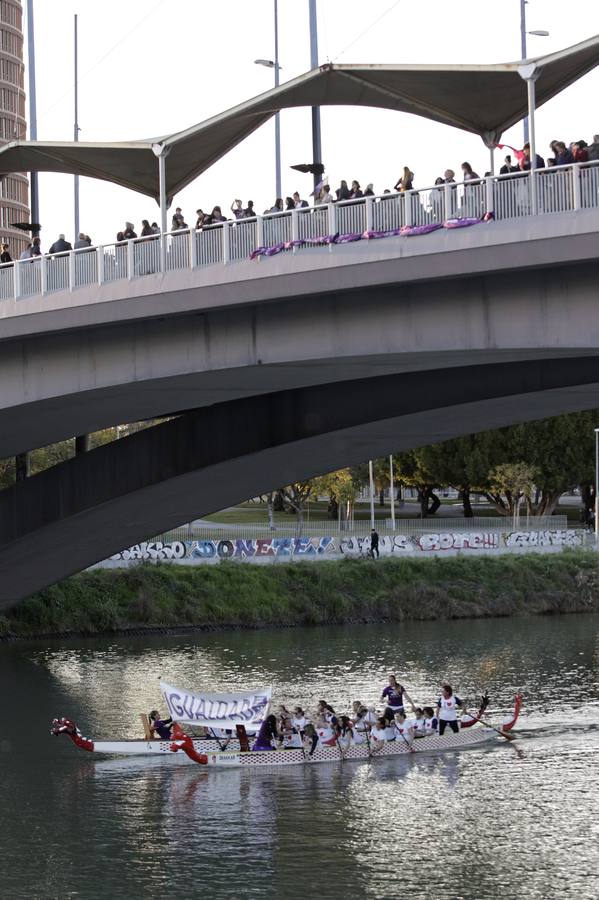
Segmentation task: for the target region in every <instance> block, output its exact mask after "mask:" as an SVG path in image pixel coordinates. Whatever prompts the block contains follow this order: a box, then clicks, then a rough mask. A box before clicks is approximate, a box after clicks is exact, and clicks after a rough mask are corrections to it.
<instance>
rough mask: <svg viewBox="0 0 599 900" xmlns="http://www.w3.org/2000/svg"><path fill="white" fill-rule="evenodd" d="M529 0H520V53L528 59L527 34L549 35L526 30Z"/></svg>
mask: <svg viewBox="0 0 599 900" xmlns="http://www.w3.org/2000/svg"><path fill="white" fill-rule="evenodd" d="M527 2H528V0H520V54H521V58H522V59H526V54H527V49H526V35H527V34H531V35H533V36H534V37H549V32H548V31H543V30H538V31H527V30H526V4H527ZM523 124H524V143H525V144H527V143H528V138H529V130H528V116H526V118H525V119H524V123H523ZM532 168H534V162H533V160H532V157H531V169H532Z"/></svg>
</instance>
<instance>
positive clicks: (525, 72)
mask: <svg viewBox="0 0 599 900" xmlns="http://www.w3.org/2000/svg"><path fill="white" fill-rule="evenodd" d="M518 74H519V75H520V78H522V79H523V80H524V81H525V82H526V94H527V99H528V131H529V136H530V138H529V141H528V143H529V154H530V168H529V173H530V212H531V214H532V215H533V216H536V214H537V212H538V209H539V204H538V197H537V175H536V172H535V169H536V166H537V147H536V140H535V107H536V105H537V100H536V91H535V82H536V80H537V77H538V72H537V67H536V65H535V63H529V64H526V65H521V66H519V68H518Z"/></svg>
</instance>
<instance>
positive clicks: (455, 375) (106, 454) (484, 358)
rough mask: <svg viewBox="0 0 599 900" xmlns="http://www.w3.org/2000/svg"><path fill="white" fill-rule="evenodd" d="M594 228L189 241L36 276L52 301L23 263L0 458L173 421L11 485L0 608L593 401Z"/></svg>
mask: <svg viewBox="0 0 599 900" xmlns="http://www.w3.org/2000/svg"><path fill="white" fill-rule="evenodd" d="M569 177H570V176H569ZM487 197H488V191H487ZM571 197H572V198H573V197H574V194H573V193H572V194H571ZM402 202H403V203H404V209H405V199H404V200H403V201H402ZM399 203H400V201H398V208H399V209H401V207H400V206H399ZM319 213H320V211H317V214H319ZM365 213H366V204H363V206H362V211H361V213H360V214H365ZM336 214H337V215H338V214H339V213H338V211H337V213H336ZM306 215H307V214H306ZM311 215H312V216H313V217H314V215H315V214H314V212H312V213H311ZM296 219H297V217H296ZM250 224H251V227H252V228H254V229H255V234H256V236H258V235H257V232H258V223H256V222H254V223H250ZM312 224H314V222H313V223H312ZM328 224H329V223H328V222H327V223H326V225H325V227H327V226H328ZM234 227H235V226H227V229H229V230H231V231H232V229H233V228H234ZM260 227H261V228H262V229H264V227H265V223H264V222H262V224H261V226H260ZM295 227H296V228H297V227H298V225H297V222H296V225H295ZM598 228H599V219H598V211H597V209H596V208H578V209H570V210H566V211H560V212H555V213H553V214H551V215H537V216H530V215H527V216H521V217H519V218H508V217H505V218H503V219H501V218H500V219H499V220H497V219H496V220H495V221H491V222H486V223H485V222H481V223H480V224H477V225H474V226H472V227H470V228H460V229H457V230H446V229H443V230H441V229H440V230H438V231H435V232H433V233H431V234H427V235H425V236H422V237H402V236H397V237H388V238H386V239H384V240H376V241H375V240H369V241H360V242H358V243H351V244H347V245H333V246H330V247H318V248H313V249H302V250H301V251H300V252H296V253H292V252H286V253H281V254H280V255H278V256H275V257H273V258H270V259H261V260H259V261H258V260H253V261H251V260H249V259H248V258H247V255H248V254H247V253H245V254H244V256H243V257H242V256H241V255H240V256H239V259H238V261H235V262H234V261H233V260H231V259H229V260H224V261H225V262H227V265H216V264H212V265H199V264H197V263H198V262H199V257H198V255H197V235H196V234H195V233H193V232H192V233H191V234H190V235H174V236H171V237H170V238H169V242H168V245H166V246H165V240H164V238H161V239H160V240H158V241H155V242H154V244H153V245H148V246H151V247H152V249H151V251H147V252H145V251H144V252H145V255H144V256H143V257H141V256H138V257H136V256H135V253H136V252H137V251H136V247H135V245H133V246H129V247H126V248H125V251H124V254H125V256H124V261H122V266H121V272H122V271H123V268H124V266H125V265H128V272H129V276H130V277H129V276H128V277H119V278H116V277H115V278H111V279H107V278H106V277H96V278H94V279H93V280H92V279H91V277H90V278H86V279H84V278H81V279H80V281H81V282H82V283H80V284H79V285H77V284H75V283H74V282H73V279H74V280H75V281H77V273H78V271H79V269H81V271H85V272H87V273H89V272H92V271H95V273H96V276H98V275H99V276H102V275H104V276H105V274H106V269H105V262H106V259H105V255H106V254H105V248H101V254H102V255H101V254H100V251H94V252H93V253H92V252H89V251H88V252H87V260H86V261H85V262H84V263H83V264H81V265H80V264H79V262H78V260H77V257H76V255H74V254H73V255H71V256H69V257H68V260H67V263H66V264H63V263H62V262H61V261H60V260H58V266H59V268H58V269H56V270H54V269H52V266H53V265H54V262H55V260H46V261H45V262H41V263H39V262H38V261H35V262H34V263H27V265H28V266H30V269H31V270H32V271H37V270H34V269H33V266H36V265H40V270H39V271H40V276H39V286H40V288H42V287H45V290H44V292H43V293H42V292H41V290H40V292H36V291H34V290H32V291H30V292H23V290H22V286H23V283H24V279H23V278H22V277H21V275H22V274H23V273H21V272H20V273H19V275H17V276H16V281H17V282H18V283H17V285H16V287H15V284H14V280H15V275H16V271H15V272H14V273H13V275H12V277H13V285H12V286H13V296H12V297H10V296H6V294H5V295H4V296H5V297H6V299H4V300H2V301H0V342H1V351H0V383H1V384H2V391H1V392H0V457H6V456H9V455H11V454H14V453H18V452H23V451H25V450H28V449H31V448H33V447H36V446H42V445H44V444H46V443H49V442H52V441H55V440H60V439H63V438H66V437H69V436H72V435H74V434H82V433H86V432H90V431H94V430H97V429H99V428H104V427H107V426H109V425H114V424H116V423H119V422H126V421H136V420H139V419H143V418H149V417H158V416H164V415H175V414H176V415H177V418H175V419H173V420H172V421H169V422H166V423H164V424H163V425H160V426H156V427H154V428H151V429H148V430H146V431H144V432H142V433H139V434H136V435H133V436H131V437H129V438H125V439H123V440H120V441H117V442H115V443H114V444H111V445H108V446H105V447H102V448H99V449H97V450H94V451H92V452H90V453H87V454H83V455H81V456H79V457H77V458H75V459H73V460H71V461H69V462H67V463H64V464H62V465H60V466H57V467H55V468H53V469H51V470H48V471H46V472H44V473H42V474H41V475H38V476H35V477H33V478H30V479H28V480H27V481H25V482H22V483H19V484H17V485H15V486H14V487H12V488H10V489H8V490H5V491H3V492H2V493H0V603H2V604H4V605H6V604H9V603H11V602H13V601H15V600H17V599H19V598H21V597H24V596H27V595H28V594H30V593H31V592H32V591H34V590H36V589H38V588H40V587H43V586H44V585H47V584H49V583H51V582H53V581H55V580H57V579H59V578H61V577H63V576H65V575H67V574H70V573H71V572H75V571H79V570H80V569H81V568H83V567H85V566H86V565H89V564H91V563H93V562H95V561H97V560H98V559H101V558H104V557H106V556H108V555H110V554H111V553H113V552H116V551H118V550H119V549H121V548H122V547H123V546H128V545H129V544H131V543H134V542H136V541H138V540H140V539H142V538H144V537H147V536H149V535H151V534H152V533H157V532H159V531H162V530H166V529H168V528H170V527H173V526H175V525H177V524H180V522H182V521H186V520H188V519H190V518H192V517H196V516H199V515H204V514H206V513H209V512H212V511H215V510H217V509H221V508H222V507H223V506H226V505H229V504H233V503H236V502H238V501H240V500H243V499H245V498H246V497H248V496H253V495H255V494H256V493H258V492H261V491H264V490H267V489H269V488H271V487H272V486H273V485H278V484H283V483H289V482H290V481H292V480H295V479H298V478H306V477H309V476H312V475H315V474H318V473H320V472H324V471H329V470H331V469H334V468H336V467H339V466H342V465H347V464H352V463H355V462H358V461H362V460H364V459H367V458H368V457H370V456H380V455H383V454H385V453H388V452H390V451H392V450H400V449H406V448H409V447H414V446H418V445H421V444H423V443H428V442H431V441H440V440H444V439H446V438H449V437H452V436H456V435H458V434H463V433H468V432H472V431H475V430H481V429H484V428H493V427H497V426H499V425H505V424H509V423H512V422H516V421H524V420H527V419H534V418H540V417H543V416H549V415H554V414H558V413H562V412H567V411H572V410H577V409H584V408H593V407H595V406H597V407H599V312H598V304H597V289H596V285H597V276H598V274H599V265H598V264H597V231H598ZM224 231H225V229H221V232H220V235H221V236H220V238H219V240H220V242H221V243H220V247H221V250H223V249H226V240H225V238H224ZM263 234H264V232H262V236H263ZM231 238H232V235H231V234H230V235H229V239H231ZM239 239H240V238H239V237H238V234H237V233H235V237H234V239H233V240H239ZM202 240H204V238H203V237H202ZM177 241H179V242H180V243H179V244H177V243H176V242H177ZM137 246H139V245H137ZM183 247H185V248H187V249H186V250H185V251H184V250H183V249H182V248H183ZM194 247H195V248H196V249H194ZM230 248H231V240H229V250H230ZM116 250H117V252H120V248H116ZM186 253H188V256H187V257H185V254H186ZM177 254H178V256H177ZM92 256H93V257H94V259H95V264H94V265H95V266H96V268H95V270H94V268H93V266H92V265H91V264H90V263H89V261H88V260H89V259H91V257H92ZM175 257H176V258H177V259H183V261H185V262H186V263H187V264H186V265H181V266H179V267H177V268H175V267H174V266H172V267H171V268H169V264H168V263H167V260H168V259H174V258H175ZM149 259H154V262H156V263H157V265H155V266H154V268H155V269H157V270H162V271H155V272H154V273H152V272H151V268H152V267H151V266H148V265H147V263H148V260H149ZM115 260H116V262H117V263H118V259H117V257H116V256H115ZM140 261H145V263H144V264H145V266H146V269H145V271H146V272H148V274H145V272H144V273H142V272H141V270H140V268H139V263H140ZM190 262H193V263H196V265H191V264H189V263H190ZM42 266H43V267H44V268H45V273H42ZM84 267H85V268H84ZM63 270H65V271H67V272H68V275H69V283H68V287H69V290H61V289H56V288H55V287H54V285H56V284H57V273H59V272H60V271H63ZM27 277H31V278H33V276H27ZM35 277H37V275H36V276H35ZM7 278H8V276H5V279H7ZM32 283H33V282H32ZM1 286H2V281H1V279H0V288H1ZM17 288H18V290H17ZM7 293H10V292H7Z"/></svg>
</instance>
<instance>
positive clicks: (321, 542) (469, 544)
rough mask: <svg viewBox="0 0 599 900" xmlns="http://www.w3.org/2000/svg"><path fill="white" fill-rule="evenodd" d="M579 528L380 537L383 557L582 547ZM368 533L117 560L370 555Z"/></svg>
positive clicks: (167, 550)
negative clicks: (570, 529)
mask: <svg viewBox="0 0 599 900" xmlns="http://www.w3.org/2000/svg"><path fill="white" fill-rule="evenodd" d="M582 543H583V538H582V534H581V532H579V531H563V530H555V531H510V532H501V531H441V532H426V533H423V534H396V535H385V536H383V537H381V538H380V540H379V554H380V556H392V555H397V556H401V555H404V554H406V555H407V554H411V555H418V554H420V553H424V554H429V553H444V552H448V551H450V552H453V553H455V552H463V551H478V552H489V551H491V552H493V551H496V552H498V551H501V550H506V549H514V550H518V549H524V550H525V549H527V548H530V549H533V548H536V549H540V548H544V547H548V548H552V547H554V548H560V547H580V546H581V545H582ZM369 552H370V537H369V536H360V535H347V537H345V536H342V537H340V538H339V537H330V536H327V535H323V536H322V537H301V538H284V537H270V538H234V537H231V538H223V539H219V538H214V539H212V538H202V539H198V540H193V541H172V542H170V543H163V542H162V541H145V542H142V543H140V544H135V545H134V546H133V547H129V549H127V550H123V551H122V552H120V553H115V554H114V556H111V557H110V559H111V560H112V561H114V562H117V561H122V562H135V561H143V560H153V561H179V562H185V563H193V562H208V561H213V562H218V561H219V560H222V559H233V560H239V561H243V560H248V561H258V562H259V561H267V560H269V559H270V560H275V559H281V560H284V559H287V560H289V559H323V558H326V557H329V558H331V557H335V556H337V557H338V556H348V557H359V556H368V555H369Z"/></svg>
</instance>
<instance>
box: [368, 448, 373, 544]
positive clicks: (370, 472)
mask: <svg viewBox="0 0 599 900" xmlns="http://www.w3.org/2000/svg"><path fill="white" fill-rule="evenodd" d="M368 479H369V481H370V527H371V528H374V475H373V472H372V460H371V459H370V460H368Z"/></svg>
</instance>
